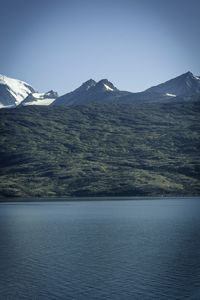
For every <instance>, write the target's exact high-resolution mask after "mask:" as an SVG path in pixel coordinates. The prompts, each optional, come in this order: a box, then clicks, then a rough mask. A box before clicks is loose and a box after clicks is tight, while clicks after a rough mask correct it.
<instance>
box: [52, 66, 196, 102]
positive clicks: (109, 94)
mask: <svg viewBox="0 0 200 300" xmlns="http://www.w3.org/2000/svg"><path fill="white" fill-rule="evenodd" d="M198 94H200V77H198V76H194V75H193V74H192V73H191V72H187V73H185V74H182V75H180V76H178V77H176V78H173V79H171V80H168V81H167V82H165V83H162V84H159V85H157V86H154V87H151V88H149V89H147V90H145V91H143V92H139V93H131V92H127V91H120V90H118V89H117V88H116V87H115V86H114V85H113V84H112V83H111V82H110V81H108V80H107V79H103V80H100V81H99V82H96V81H94V80H93V79H90V80H88V81H86V82H85V83H83V84H82V85H81V86H80V87H79V88H78V89H76V90H74V91H73V92H71V93H67V94H65V95H63V96H61V97H59V98H58V99H57V100H55V101H54V102H53V105H66V106H68V105H83V104H89V103H93V102H97V103H119V104H132V103H141V102H142V103H153V102H171V101H179V97H185V98H184V99H183V100H185V101H188V100H190V98H189V97H190V96H193V95H198Z"/></svg>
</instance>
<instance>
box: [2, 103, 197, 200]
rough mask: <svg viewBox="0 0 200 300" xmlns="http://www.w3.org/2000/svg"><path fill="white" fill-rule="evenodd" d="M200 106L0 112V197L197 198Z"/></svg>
mask: <svg viewBox="0 0 200 300" xmlns="http://www.w3.org/2000/svg"><path fill="white" fill-rule="evenodd" d="M199 120H200V102H199V101H196V102H192V101H188V102H179V103H163V104H155V103H154V104H143V105H90V106H73V107H33V106H32V107H21V108H17V109H14V110H1V111H0V136H1V138H0V166H1V168H0V195H1V196H2V197H4V196H30V197H32V196H88V195H90V196H104V195H110V196H111V195H112V196H114V195H118V196H119V195H123V196H128V195H131V196H137V195H146V196H147V195H149V196H153V195H185V196H186V195H197V194H199V193H200V180H199V175H200V157H199V146H200V124H199Z"/></svg>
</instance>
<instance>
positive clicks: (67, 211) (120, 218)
mask: <svg viewBox="0 0 200 300" xmlns="http://www.w3.org/2000/svg"><path fill="white" fill-rule="evenodd" d="M0 299H6V300H7V299H14V300H18V299H20V300H21V299H48V300H50V299H76V300H79V299H80V300H83V299H84V300H85V299H87V300H90V299H92V300H96V299H120V300H126V299H131V300H133V299H142V300H143V299H144V300H145V299H159V300H162V299H166V300H169V299H181V300H182V299H200V198H199V199H197V198H196V199H192V198H190V199H189V198H188V199H165V200H164V199H161V200H159V199H157V200H152V199H151V200H140V201H102V202H100V201H99V202H98V201H95V202H89V201H88V202H87V201H85V202H59V203H27V204H26V203H17V204H14V203H12V204H0Z"/></svg>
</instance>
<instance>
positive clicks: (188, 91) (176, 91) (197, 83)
mask: <svg viewBox="0 0 200 300" xmlns="http://www.w3.org/2000/svg"><path fill="white" fill-rule="evenodd" d="M145 92H148V93H149V92H154V93H162V94H166V95H168V96H172V97H175V96H192V95H195V94H197V93H200V77H199V76H195V75H193V74H192V73H191V72H187V73H184V74H182V75H180V76H178V77H176V78H173V79H171V80H168V81H166V82H164V83H161V84H159V85H157V86H153V87H151V88H149V89H147V90H146V91H145Z"/></svg>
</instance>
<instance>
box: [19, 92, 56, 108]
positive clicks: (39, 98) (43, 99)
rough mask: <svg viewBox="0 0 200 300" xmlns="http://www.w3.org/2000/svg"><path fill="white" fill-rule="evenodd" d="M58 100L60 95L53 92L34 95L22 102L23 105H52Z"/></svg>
mask: <svg viewBox="0 0 200 300" xmlns="http://www.w3.org/2000/svg"><path fill="white" fill-rule="evenodd" d="M57 98H58V93H57V92H54V91H52V90H51V91H49V92H47V93H32V94H29V95H28V96H27V97H26V98H25V100H23V101H22V102H21V105H23V106H27V105H50V104H51V103H53V102H54V100H55V99H57Z"/></svg>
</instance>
